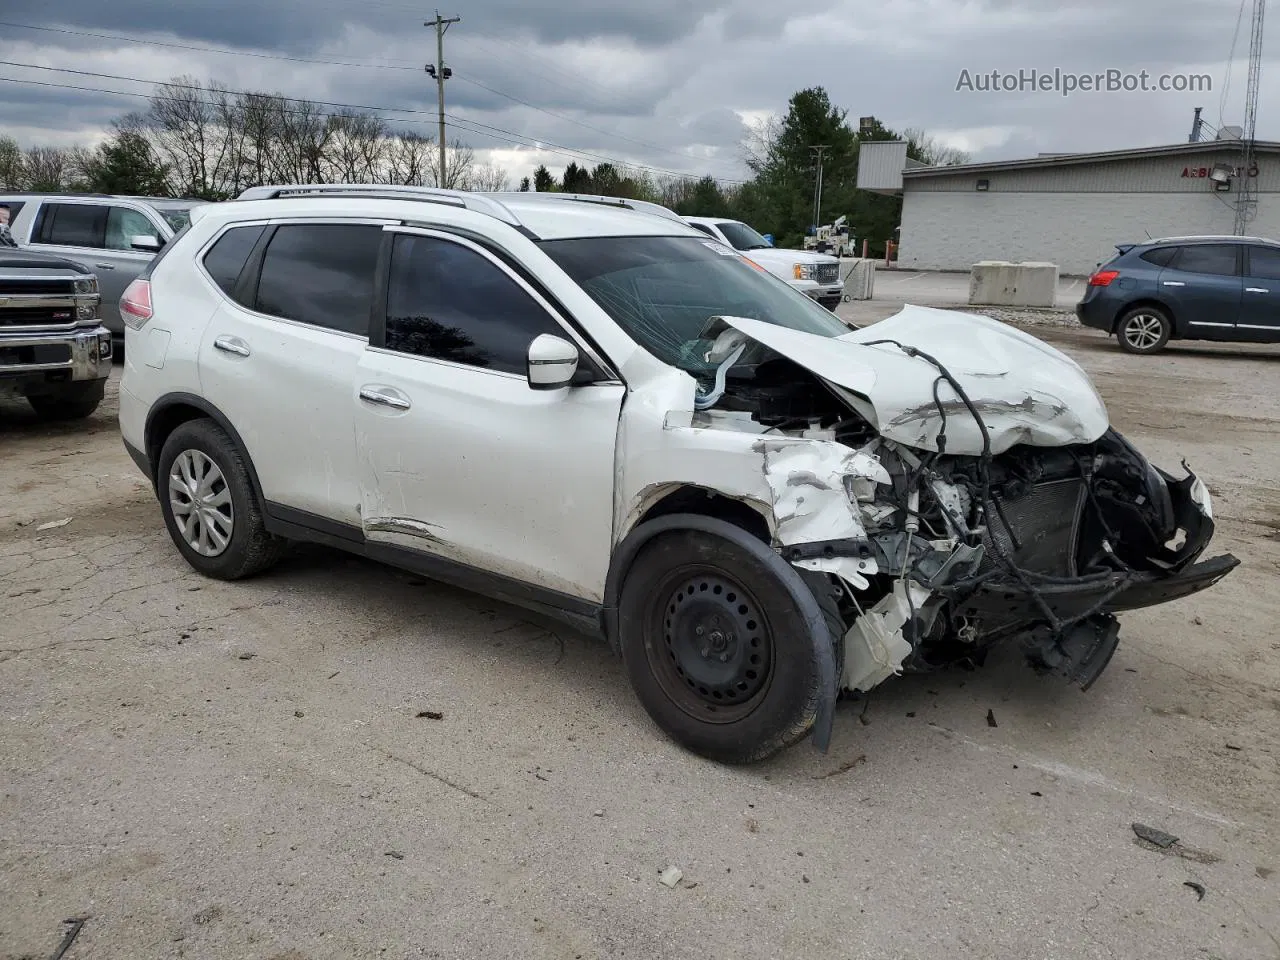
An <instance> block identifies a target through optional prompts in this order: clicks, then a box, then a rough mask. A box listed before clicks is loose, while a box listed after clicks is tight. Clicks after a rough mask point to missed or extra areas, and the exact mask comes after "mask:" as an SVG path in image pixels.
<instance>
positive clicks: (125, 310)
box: [120, 277, 152, 330]
mask: <svg viewBox="0 0 1280 960" xmlns="http://www.w3.org/2000/svg"><path fill="white" fill-rule="evenodd" d="M151 316H152V310H151V281H150V280H143V279H142V278H141V277H139V278H138V279H137V280H135V281H133V283H131V284H129V286H127V287H126V288H125V291H124V296H122V297H121V298H120V319H121V320H123V321H124V325H125V326H126V327H128V328H129V329H130V330H141V329H142V326H143V324H145V323H146V322H147V321H148V320H150V319H151Z"/></svg>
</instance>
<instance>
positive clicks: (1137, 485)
mask: <svg viewBox="0 0 1280 960" xmlns="http://www.w3.org/2000/svg"><path fill="white" fill-rule="evenodd" d="M120 309H121V314H122V316H123V317H124V320H125V323H126V326H127V333H126V340H127V349H126V350H125V371H124V376H123V380H122V383H121V390H120V428H121V432H122V434H123V437H124V442H125V444H126V446H127V447H128V449H129V451H130V453H131V455H132V456H133V458H134V460H135V461H136V462H137V464H138V466H139V467H140V468H141V469H142V470H143V471H144V472H145V473H146V475H147V477H148V478H149V479H150V480H151V482H152V483H153V484H154V485H155V489H156V493H157V496H158V499H159V502H160V506H161V510H162V513H163V516H164V522H165V524H166V526H167V527H168V530H169V533H170V535H171V536H172V538H173V542H174V543H175V544H176V546H177V549H178V550H179V551H180V552H181V554H182V555H183V556H184V557H185V558H186V560H187V561H188V562H189V563H190V564H191V565H192V566H193V567H194V568H195V569H197V570H199V571H201V572H202V573H204V574H207V575H208V576H211V577H219V578H223V579H236V578H241V577H246V576H249V575H252V574H256V573H260V572H262V571H263V570H265V569H266V568H267V567H269V566H270V565H271V564H272V562H274V561H275V560H276V559H277V558H279V557H280V556H281V553H282V550H283V548H284V547H285V546H286V545H287V544H288V542H289V541H315V542H320V543H325V544H329V545H333V546H336V547H340V548H343V549H346V550H349V551H352V552H354V553H358V554H361V555H364V556H367V557H371V558H375V559H377V560H381V561H385V562H387V563H391V564H395V565H397V566H400V567H403V568H406V569H409V570H413V571H417V572H419V573H421V574H425V575H427V576H430V577H434V578H437V579H440V580H444V581H449V582H452V583H456V584H459V585H462V586H464V587H467V588H470V589H474V590H477V591H482V592H485V593H487V594H489V595H491V596H494V597H498V598H501V599H505V600H508V601H510V602H513V603H516V604H521V605H524V606H527V607H529V608H532V609H535V610H540V611H543V612H546V613H550V614H554V615H556V616H559V617H563V618H565V619H567V620H569V621H571V622H573V623H576V624H578V625H580V626H581V627H583V628H585V629H587V630H589V631H593V632H596V633H599V634H602V635H603V636H604V637H605V638H607V640H608V642H609V643H610V644H612V645H613V646H614V648H615V649H616V650H618V651H619V652H620V654H621V656H622V657H623V659H624V661H625V665H626V669H627V672H628V675H629V677H630V679H631V682H632V684H633V686H634V688H635V691H636V693H637V695H638V697H639V699H640V701H641V702H642V703H643V705H644V707H645V709H646V710H647V711H648V712H649V714H650V715H651V716H652V717H653V719H654V720H655V721H656V722H657V724H658V725H659V726H660V727H661V728H662V729H663V730H665V731H666V732H667V733H668V734H669V735H670V736H672V737H673V738H674V739H676V740H677V741H679V742H680V743H682V744H684V745H685V746H687V747H688V748H690V749H692V750H694V751H697V752H698V753H700V754H703V755H705V756H708V757H712V758H715V759H717V760H721V761H726V762H744V761H751V760H756V759H760V758H763V757H765V756H768V755H770V754H772V753H774V752H776V751H777V750H779V749H781V748H783V747H785V746H787V745H788V744H791V743H794V742H796V741H798V740H800V739H802V738H803V737H805V736H806V735H807V734H809V733H810V732H812V734H813V739H814V742H815V743H816V745H817V746H818V747H819V748H825V746H826V744H827V741H828V738H829V736H830V730H831V721H832V715H833V711H834V706H835V701H836V699H837V697H838V695H839V694H840V692H841V691H844V690H857V691H866V690H870V689H871V688H872V687H874V686H876V685H877V684H879V683H880V682H882V681H884V680H885V679H887V678H889V677H891V676H893V675H895V674H898V673H901V672H903V671H907V670H930V669H936V668H939V667H942V666H945V665H947V664H951V663H956V662H967V663H972V662H980V661H981V659H982V657H983V655H984V654H985V652H986V651H987V650H988V649H989V648H990V647H992V646H993V645H994V644H997V643H1010V644H1016V645H1017V646H1019V647H1020V648H1021V650H1022V652H1023V654H1024V655H1025V657H1026V660H1027V662H1028V664H1029V665H1030V666H1031V667H1033V668H1034V669H1036V670H1038V671H1041V672H1051V673H1056V674H1058V675H1060V676H1062V677H1064V678H1066V679H1067V680H1069V681H1072V682H1075V683H1077V684H1079V685H1081V686H1083V687H1088V686H1089V685H1090V684H1091V683H1092V682H1093V681H1094V680H1095V679H1096V678H1097V676H1098V675H1099V674H1100V673H1101V672H1102V670H1103V669H1104V667H1105V666H1106V664H1107V662H1108V661H1109V659H1110V658H1111V655H1112V653H1113V652H1114V650H1115V648H1116V643H1117V630H1118V626H1117V619H1116V614H1117V613H1119V612H1121V611H1124V610H1128V609H1133V608H1136V607H1144V606H1150V605H1153V604H1158V603H1162V602H1164V601H1167V600H1172V599H1175V598H1178V597H1181V596H1185V595H1187V594H1190V593H1194V592H1196V591H1198V590H1202V589H1204V588H1206V587H1208V586H1210V585H1212V584H1213V583H1215V582H1217V581H1218V580H1220V579H1221V578H1222V577H1224V576H1226V575H1227V574H1228V573H1229V572H1230V571H1231V570H1232V569H1233V568H1234V567H1235V566H1236V564H1237V561H1236V559H1235V558H1234V557H1231V556H1229V555H1227V556H1223V557H1219V558H1216V559H1210V560H1201V559H1200V558H1201V555H1202V554H1203V553H1204V551H1205V549H1206V547H1207V545H1208V543H1209V540H1210V538H1211V536H1212V533H1213V519H1212V510H1211V507H1210V502H1209V496H1208V494H1207V492H1206V488H1205V486H1204V484H1203V483H1201V482H1200V481H1199V480H1198V479H1196V477H1195V476H1194V475H1188V476H1186V477H1185V478H1183V479H1175V478H1174V477H1172V476H1171V475H1169V474H1166V473H1164V472H1162V471H1160V470H1159V469H1157V468H1155V467H1153V466H1152V465H1151V464H1150V463H1149V462H1148V461H1147V460H1146V459H1145V458H1144V457H1143V456H1142V455H1141V454H1140V453H1138V452H1137V451H1136V450H1135V449H1134V448H1133V447H1132V446H1131V445H1130V444H1129V443H1128V442H1127V441H1125V439H1124V438H1123V437H1121V436H1120V435H1119V434H1117V433H1116V432H1115V431H1114V430H1112V429H1110V427H1109V425H1108V420H1107V412H1106V409H1105V408H1104V406H1103V403H1102V400H1101V399H1100V398H1099V396H1098V394H1097V392H1096V391H1095V390H1094V388H1093V386H1092V385H1091V384H1090V382H1089V380H1088V378H1087V377H1086V376H1085V374H1084V372H1083V371H1082V370H1081V369H1080V368H1079V367H1078V366H1077V365H1076V364H1075V363H1074V362H1073V361H1071V360H1070V359H1068V358H1067V357H1066V356H1064V355H1063V354H1061V353H1059V352H1058V351H1056V350H1054V349H1052V348H1050V347H1048V346H1046V345H1045V344H1043V343H1040V342H1039V341H1037V340H1035V339H1033V338H1032V337H1030V336H1027V335H1026V334H1024V333H1021V332H1018V331H1017V330H1014V329H1012V328H1010V327H1007V326H1003V325H1001V324H999V323H996V322H994V321H992V320H989V319H985V318H983V317H979V316H973V315H968V314H961V313H952V312H946V311H937V310H928V309H922V308H916V307H907V308H905V309H904V310H903V311H902V312H901V313H899V314H897V315H896V316H894V317H891V318H890V319H888V320H885V321H882V322H880V323H877V324H875V325H873V326H870V327H868V328H865V329H850V328H849V327H848V326H846V325H845V324H844V323H842V322H841V321H840V320H839V319H838V318H837V317H835V316H834V315H833V314H831V313H830V312H828V311H827V310H825V309H823V308H822V307H820V306H818V305H817V304H816V303H814V302H813V301H812V300H811V299H809V298H807V297H805V296H804V295H802V294H800V293H797V292H796V291H795V290H793V289H791V288H790V287H788V286H787V285H786V284H785V283H783V282H782V281H780V280H778V279H776V278H775V277H772V276H770V275H769V274H767V273H766V272H764V271H763V270H762V269H760V268H758V267H756V266H753V265H752V264H751V263H750V262H749V261H747V260H745V259H744V258H743V257H742V256H741V255H740V254H738V253H737V252H736V251H734V250H732V249H730V248H728V247H726V246H724V245H722V244H720V243H718V242H715V241H714V240H711V239H709V238H708V237H707V236H705V235H703V234H700V233H698V232H696V231H695V230H693V229H691V228H690V227H689V226H688V225H686V224H684V223H683V222H682V221H681V220H680V218H679V217H677V216H676V215H675V214H674V213H672V212H671V211H669V210H666V209H664V208H661V207H653V206H651V205H647V204H640V203H634V202H631V201H623V200H613V199H607V198H601V197H572V196H565V195H556V194H550V195H544V194H531V193H514V194H485V195H481V194H467V193H454V192H450V191H438V190H429V189H420V188H418V189H415V188H391V187H376V186H354V185H345V186H322V187H262V188H254V189H253V190H250V191H247V192H246V194H245V195H244V196H243V197H242V198H241V199H239V200H237V201H233V202H229V203H223V204H216V205H208V206H204V207H199V208H196V209H195V210H194V211H193V212H192V221H191V225H190V226H189V227H188V228H187V229H186V230H184V231H183V232H182V233H181V234H180V235H179V236H178V237H177V238H176V239H175V240H174V241H173V242H172V243H171V244H169V245H168V246H167V247H166V248H165V250H164V251H163V252H162V253H161V255H160V256H158V257H157V258H156V259H155V260H154V261H153V262H152V264H151V266H150V268H149V269H148V271H147V272H146V273H145V274H144V275H143V276H142V277H141V278H140V279H139V280H137V281H136V282H135V283H134V284H133V285H132V286H131V287H130V288H129V290H128V291H127V292H126V293H125V295H124V297H123V299H122V300H121V303H120Z"/></svg>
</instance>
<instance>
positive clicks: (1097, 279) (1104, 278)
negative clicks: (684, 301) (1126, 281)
mask: <svg viewBox="0 0 1280 960" xmlns="http://www.w3.org/2000/svg"><path fill="white" fill-rule="evenodd" d="M1118 276H1120V271H1119V270H1099V271H1098V272H1097V273H1095V274H1094V275H1093V276H1091V277H1090V278H1089V286H1091V287H1109V286H1111V281H1112V280H1114V279H1115V278H1116V277H1118Z"/></svg>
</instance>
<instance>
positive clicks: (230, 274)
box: [204, 224, 267, 305]
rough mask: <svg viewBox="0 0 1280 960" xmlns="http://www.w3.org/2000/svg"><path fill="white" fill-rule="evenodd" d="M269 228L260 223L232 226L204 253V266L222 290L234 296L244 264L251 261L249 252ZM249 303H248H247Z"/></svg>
mask: <svg viewBox="0 0 1280 960" xmlns="http://www.w3.org/2000/svg"><path fill="white" fill-rule="evenodd" d="M265 229H267V228H266V227H265V226H263V225H261V224H258V225H256V226H250V227H232V228H231V229H230V230H228V231H227V232H226V233H224V234H223V235H222V236H220V237H219V238H218V239H217V241H216V242H215V243H214V245H213V246H212V247H210V248H209V252H208V253H206V254H205V255H204V268H205V270H206V271H207V272H208V274H209V277H210V279H212V280H213V282H214V283H216V284H217V285H218V286H219V288H221V290H222V292H223V293H225V294H226V295H227V296H229V297H233V296H234V293H233V291H234V290H235V288H236V283H237V282H238V281H239V280H240V274H241V272H242V271H243V270H244V265H245V264H246V263H248V262H249V254H251V253H252V252H253V248H254V246H255V245H256V244H257V242H258V240H259V238H261V236H262V231H263V230H265ZM246 305H247V304H246Z"/></svg>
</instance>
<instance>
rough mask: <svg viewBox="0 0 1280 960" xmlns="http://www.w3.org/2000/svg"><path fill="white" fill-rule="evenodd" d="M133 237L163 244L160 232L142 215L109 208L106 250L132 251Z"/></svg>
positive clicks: (127, 209)
mask: <svg viewBox="0 0 1280 960" xmlns="http://www.w3.org/2000/svg"><path fill="white" fill-rule="evenodd" d="M134 237H151V238H152V239H153V240H155V241H156V242H157V243H162V242H163V239H162V238H161V236H160V231H159V230H157V229H156V227H155V224H153V223H152V222H151V221H150V220H148V219H147V218H146V216H145V215H144V214H141V213H139V212H138V211H137V210H130V209H129V208H128V207H111V208H110V212H109V213H108V214H107V243H106V247H107V249H108V250H132V249H133V238H134Z"/></svg>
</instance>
